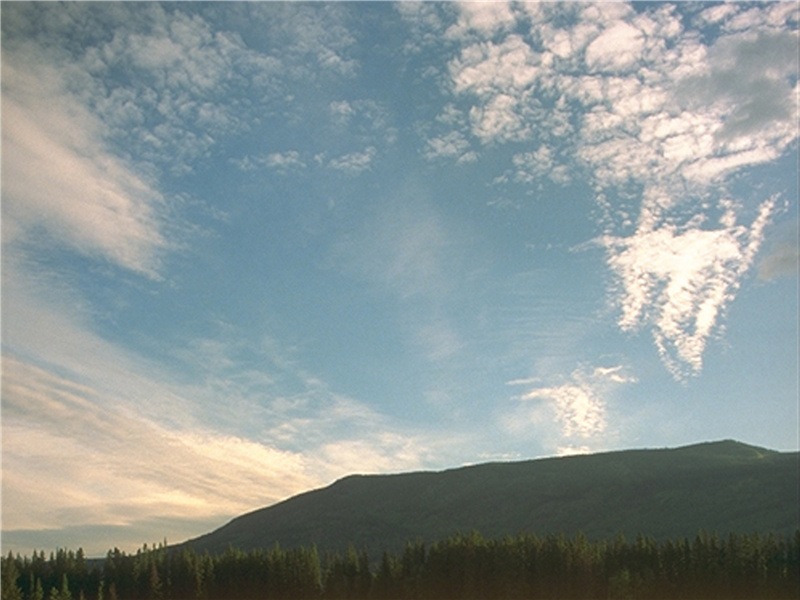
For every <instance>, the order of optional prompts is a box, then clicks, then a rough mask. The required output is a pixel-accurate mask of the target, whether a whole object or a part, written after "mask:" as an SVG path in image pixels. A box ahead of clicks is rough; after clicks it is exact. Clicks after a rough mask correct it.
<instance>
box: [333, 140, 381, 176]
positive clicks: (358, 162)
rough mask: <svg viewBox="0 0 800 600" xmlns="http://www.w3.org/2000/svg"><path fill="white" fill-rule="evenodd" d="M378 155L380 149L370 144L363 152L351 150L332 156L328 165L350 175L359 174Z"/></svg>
mask: <svg viewBox="0 0 800 600" xmlns="http://www.w3.org/2000/svg"><path fill="white" fill-rule="evenodd" d="M377 155H378V150H377V149H376V148H375V147H374V146H369V147H368V148H366V149H365V150H364V151H363V152H349V153H347V154H342V155H341V156H337V157H336V158H332V159H331V160H330V161H328V167H330V168H331V169H335V170H336V171H342V172H343V173H347V174H348V175H358V174H359V173H361V172H362V171H366V170H367V169H369V168H370V165H371V164H372V161H373V160H375V157H376V156H377Z"/></svg>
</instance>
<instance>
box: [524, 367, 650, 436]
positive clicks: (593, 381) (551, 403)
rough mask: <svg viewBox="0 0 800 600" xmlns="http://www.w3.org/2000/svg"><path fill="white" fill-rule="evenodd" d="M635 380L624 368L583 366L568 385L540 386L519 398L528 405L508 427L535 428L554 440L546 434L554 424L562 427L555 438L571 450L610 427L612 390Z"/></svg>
mask: <svg viewBox="0 0 800 600" xmlns="http://www.w3.org/2000/svg"><path fill="white" fill-rule="evenodd" d="M635 381H636V378H635V377H633V376H632V375H630V374H629V373H628V371H627V369H626V368H625V367H623V366H621V365H618V366H614V367H595V368H590V367H588V366H586V365H584V366H582V367H580V368H578V369H576V370H575V371H573V373H572V374H571V375H570V378H569V381H567V382H564V383H561V384H559V385H555V386H537V387H534V388H532V389H530V390H529V391H527V392H525V393H524V394H522V395H520V396H517V399H518V400H520V401H522V402H524V403H525V405H526V406H525V407H523V408H521V409H520V410H519V412H518V413H517V414H516V415H515V416H514V417H512V419H513V423H511V424H509V425H508V427H510V428H511V429H512V430H519V429H520V428H525V427H531V426H532V427H534V429H536V430H538V431H539V432H541V433H542V434H544V435H542V437H552V436H549V435H547V434H546V432H547V429H548V426H549V423H548V422H549V421H555V422H556V423H557V424H558V426H559V428H560V429H559V433H558V435H557V436H555V438H556V439H557V440H559V441H558V442H557V445H558V447H559V448H560V449H565V448H567V447H572V443H573V442H574V441H575V440H581V441H587V440H595V439H597V438H598V437H599V436H601V435H602V434H603V433H604V432H605V431H606V429H607V427H608V421H607V411H606V405H607V401H608V397H609V396H610V395H611V393H612V392H613V389H614V388H615V387H617V386H619V385H623V384H629V383H633V382H635ZM535 382H536V381H535V380H533V381H532V380H527V379H522V380H514V381H511V382H509V385H530V384H531V383H535ZM537 401H542V402H537ZM565 442H566V443H567V445H566V446H565V445H564V444H565ZM581 448H584V449H585V448H586V445H585V444H582V445H581Z"/></svg>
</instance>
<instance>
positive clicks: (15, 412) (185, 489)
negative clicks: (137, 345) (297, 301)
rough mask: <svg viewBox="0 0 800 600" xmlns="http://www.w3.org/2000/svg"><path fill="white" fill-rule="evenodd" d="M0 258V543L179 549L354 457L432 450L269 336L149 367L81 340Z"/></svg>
mask: <svg viewBox="0 0 800 600" xmlns="http://www.w3.org/2000/svg"><path fill="white" fill-rule="evenodd" d="M3 258H4V263H3V267H4V270H3V356H2V391H1V392H0V395H1V396H2V403H3V406H2V410H3V419H2V443H3V479H2V487H3V490H2V493H3V501H4V503H3V544H4V548H6V547H8V548H12V549H14V550H15V551H16V550H19V551H21V552H30V551H31V550H32V549H33V548H34V547H35V542H34V541H35V540H36V539H40V538H39V537H37V535H38V534H37V533H36V532H37V531H43V530H50V532H51V533H52V534H53V536H54V537H50V538H49V539H51V540H52V539H56V538H57V539H64V540H72V541H74V540H75V539H77V538H76V536H78V535H79V534H80V533H81V532H84V533H86V532H91V531H95V530H96V529H97V528H99V529H101V530H102V531H104V532H105V533H104V534H103V535H104V536H105V537H102V538H99V539H96V540H94V542H93V544H92V546H93V547H94V548H95V549H94V552H96V553H102V552H103V551H104V550H105V549H107V548H108V547H111V546H114V545H117V546H119V545H120V544H122V543H130V546H128V547H126V548H125V549H126V550H134V549H135V548H136V547H137V546H140V545H141V543H143V542H152V541H154V540H153V539H152V532H153V531H157V536H158V537H157V538H156V539H157V540H160V539H162V537H163V536H164V535H166V536H167V537H168V538H169V539H170V541H181V540H182V539H185V538H186V537H190V536H195V535H199V534H201V533H205V532H206V531H208V530H209V529H210V528H211V527H212V526H218V525H220V524H222V523H223V522H224V521H226V520H228V519H230V518H232V517H234V516H236V515H237V514H240V513H241V512H244V511H247V510H252V509H255V508H259V507H262V506H265V505H268V504H271V503H273V502H276V501H278V500H280V499H282V498H285V497H288V496H291V495H294V494H296V493H299V492H301V491H305V490H308V489H310V488H313V487H318V486H321V485H324V484H327V483H329V482H331V481H332V480H334V479H336V478H339V477H342V476H344V475H346V474H348V473H349V472H350V471H351V470H352V469H353V468H355V467H354V465H355V464H356V463H355V462H354V456H356V455H358V456H359V457H360V459H361V460H360V465H361V466H360V470H379V469H383V468H385V467H386V468H388V467H389V466H391V467H392V468H393V469H396V470H405V469H409V468H419V467H420V466H421V464H420V462H418V461H421V460H430V459H431V458H432V457H433V456H434V455H433V454H432V453H431V452H430V451H429V448H430V446H431V444H433V443H435V438H434V436H426V435H419V434H414V435H409V434H406V433H404V432H403V431H399V430H397V429H396V428H394V427H393V426H392V424H391V423H389V422H388V420H386V419H385V418H384V417H383V416H382V415H380V414H379V413H377V412H375V411H373V410H372V409H371V408H370V407H368V406H366V405H364V404H363V403H360V402H357V401H355V400H352V399H349V398H346V397H343V396H341V395H338V394H335V393H333V392H331V391H330V390H329V389H328V388H327V386H326V385H325V383H324V382H322V381H320V380H319V379H317V378H315V377H314V376H313V374H309V373H307V372H306V371H304V370H303V369H302V367H301V366H299V365H298V364H297V363H296V361H294V360H293V356H292V353H291V352H290V351H288V350H287V349H285V348H279V347H277V348H276V347H275V344H274V342H272V341H270V340H268V339H260V340H259V341H258V342H251V341H249V340H250V338H251V337H252V336H251V335H245V334H244V333H243V332H241V331H235V330H233V329H229V328H223V331H222V332H221V333H220V334H219V335H217V336H215V337H211V338H204V339H198V340H195V341H194V342H192V343H187V344H186V345H185V347H184V349H183V351H182V353H174V355H166V356H164V359H162V360H159V361H158V362H157V363H156V361H150V360H148V359H145V358H143V357H140V356H137V355H135V354H132V353H130V352H128V351H126V350H124V349H122V348H121V347H119V346H117V345H115V344H112V343H110V342H108V341H106V340H104V339H102V338H100V337H99V336H98V335H96V334H95V333H93V332H92V330H91V327H90V325H89V322H90V321H89V319H88V317H87V315H85V314H83V313H82V312H81V310H80V307H81V306H82V303H80V302H78V301H76V298H75V296H74V294H73V293H72V292H70V290H69V289H68V288H66V287H65V286H64V285H63V284H60V283H59V280H58V278H57V277H55V276H54V275H53V274H50V273H46V272H37V271H31V270H21V269H20V265H19V264H18V263H19V258H15V259H14V260H9V259H8V257H6V256H5V255H4V257H3ZM8 315H13V319H11V318H8ZM248 333H252V332H248ZM256 337H257V336H256ZM243 356H249V357H251V358H252V357H253V356H257V357H258V360H257V361H256V364H257V365H259V366H258V367H253V368H251V369H245V370H242V369H240V368H239V367H238V366H237V365H238V364H241V359H242V357H243ZM184 363H185V365H188V367H186V366H183V364H184ZM191 368H193V369H195V370H196V371H197V372H198V373H199V376H198V377H190V381H191V383H187V382H186V374H189V373H191ZM176 373H180V374H183V375H176ZM339 448H341V449H342V450H343V453H342V454H341V455H339V454H337V449H339ZM347 449H349V452H344V450H347ZM366 457H369V459H367V458H366ZM53 489H57V490H58V493H57V494H53V493H52V491H53ZM231 490H236V493H235V494H231V492H230V491H231ZM170 518H174V519H176V523H175V524H173V525H170V524H169V522H167V521H158V520H159V519H170ZM157 521H158V522H157ZM66 523H68V524H69V525H68V526H65V524H66ZM159 523H160V531H158V529H159V527H157V525H158V524H159ZM92 528H95V529H92ZM7 534H8V535H7ZM102 544H107V547H106V548H103V547H102ZM77 545H83V546H84V547H85V548H86V549H87V550H88V546H87V544H86V541H85V540H82V541H81V540H78V544H77Z"/></svg>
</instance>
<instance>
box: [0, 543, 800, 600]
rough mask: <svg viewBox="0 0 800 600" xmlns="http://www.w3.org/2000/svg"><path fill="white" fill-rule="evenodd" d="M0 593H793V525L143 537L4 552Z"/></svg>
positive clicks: (82, 599) (44, 599) (69, 598)
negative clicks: (361, 536)
mask: <svg viewBox="0 0 800 600" xmlns="http://www.w3.org/2000/svg"><path fill="white" fill-rule="evenodd" d="M1 560H2V564H1V565H0V566H1V567H2V600H203V599H206V600H225V599H236V600H248V599H253V600H267V599H271V598H275V599H282V600H290V599H295V598H296V599H304V600H305V599H319V600H326V599H331V600H333V599H336V600H338V599H373V598H374V599H384V600H391V599H420V600H424V599H429V598H430V599H437V600H444V599H449V600H456V599H461V598H464V599H480V600H488V599H492V598H503V599H515V598H520V599H521V598H528V599H537V598H542V599H558V598H566V599H576V600H583V599H593V598H597V599H609V598H619V599H637V600H639V599H647V598H656V599H659V600H664V599H674V600H678V599H698V600H701V599H703V600H705V599H713V598H725V599H736V598H742V599H745V598H746V599H757V598H763V599H773V598H774V599H796V598H797V597H798V592H800V531H797V532H795V534H794V536H792V537H786V536H778V535H773V534H758V533H753V534H730V535H729V536H727V537H724V538H719V537H718V536H717V535H716V534H708V533H704V532H700V533H699V534H698V535H697V536H696V537H694V539H691V540H690V539H688V538H683V539H679V540H666V541H660V542H657V541H656V540H655V539H653V538H650V537H646V536H643V535H639V536H637V537H636V539H634V540H627V539H626V538H625V537H624V536H623V535H622V534H620V535H618V536H616V537H615V538H613V539H608V540H599V541H589V540H588V539H587V538H586V537H585V536H584V535H583V534H580V533H579V534H577V535H576V536H573V537H570V538H568V537H566V536H563V535H561V536H555V535H548V536H546V537H538V536H536V535H532V534H522V535H518V536H515V537H512V536H507V537H504V538H502V539H487V538H484V537H482V536H481V535H480V534H478V533H475V532H473V533H470V534H463V535H456V536H451V537H449V538H447V539H444V540H442V541H439V542H436V543H433V544H431V545H430V546H426V545H425V544H424V543H422V542H421V541H417V542H409V543H408V544H406V546H405V549H404V550H403V551H402V552H398V553H390V552H384V553H383V555H382V556H381V558H380V560H378V561H376V562H375V563H374V564H373V563H371V562H370V558H369V556H368V555H367V553H366V551H358V550H356V549H355V548H354V547H352V546H350V547H349V548H348V550H347V551H346V552H344V553H335V554H326V555H325V556H320V555H319V553H318V552H317V549H316V547H313V546H312V547H306V548H295V549H288V550H284V549H281V548H280V547H279V546H277V545H276V546H275V547H274V548H271V549H265V550H251V551H248V552H244V551H241V550H236V549H234V548H229V549H228V550H227V551H226V552H224V553H222V554H216V555H212V554H209V553H208V552H203V553H202V554H200V553H197V552H195V551H194V550H192V549H191V548H185V547H183V548H170V547H168V546H167V544H166V542H165V543H163V544H157V545H154V546H151V547H148V546H147V545H145V546H144V547H143V548H141V549H140V550H138V551H137V552H136V553H135V554H126V553H124V552H121V551H120V550H118V549H114V550H111V551H109V552H108V554H107V555H106V557H105V559H104V560H88V559H87V558H86V557H85V556H84V553H83V551H82V550H80V549H79V550H78V551H77V552H76V551H72V550H64V549H59V550H58V551H56V552H55V553H51V554H50V556H49V557H46V556H45V553H44V552H43V551H41V552H34V553H33V555H32V556H30V557H27V556H26V557H22V556H19V555H16V556H15V555H13V554H11V553H9V554H8V555H7V556H5V557H3V558H2V559H1Z"/></svg>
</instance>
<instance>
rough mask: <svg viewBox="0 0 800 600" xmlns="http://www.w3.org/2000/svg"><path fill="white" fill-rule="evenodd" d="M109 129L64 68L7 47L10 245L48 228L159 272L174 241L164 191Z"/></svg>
mask: <svg viewBox="0 0 800 600" xmlns="http://www.w3.org/2000/svg"><path fill="white" fill-rule="evenodd" d="M103 130H104V129H103V125H102V124H101V122H100V121H99V120H98V119H97V118H95V117H94V116H93V115H92V114H91V113H90V112H89V111H87V110H86V109H85V107H84V106H83V105H82V104H81V103H80V102H78V101H76V99H75V98H74V97H73V96H72V95H71V94H70V93H69V92H68V91H67V90H66V88H65V86H64V83H63V81H62V77H61V76H60V74H59V72H58V71H56V70H55V69H53V68H51V67H49V66H47V65H45V64H42V63H40V62H36V61H27V60H21V59H20V58H19V57H15V56H14V55H9V53H4V54H3V134H2V136H3V221H4V223H3V230H4V240H3V241H4V245H7V244H10V243H17V242H20V243H24V242H29V241H31V240H32V239H36V238H39V239H41V236H38V235H37V234H38V232H40V231H44V232H45V233H46V236H47V239H49V240H50V241H51V242H55V243H57V244H64V245H67V246H69V247H71V248H72V249H73V250H77V251H78V252H80V253H82V254H86V255H90V256H95V257H100V258H103V259H106V260H108V261H110V262H113V263H115V264H117V265H118V266H120V267H123V268H126V269H129V270H132V271H136V272H138V273H141V274H144V275H146V276H149V277H158V275H159V273H158V271H159V262H160V257H161V255H162V254H163V253H164V252H165V251H166V250H168V249H169V248H170V246H171V244H170V243H169V242H168V240H167V238H166V236H165V232H166V217H165V214H166V210H165V202H164V199H163V198H162V196H161V195H160V194H159V193H158V191H157V190H156V189H155V187H154V186H153V185H152V183H151V182H149V181H148V180H147V179H146V178H145V177H143V176H142V175H140V174H138V173H136V172H135V171H134V170H133V169H132V168H131V166H130V165H129V164H127V163H126V161H124V160H122V159H120V158H117V157H115V156H114V155H113V154H111V153H109V152H108V148H107V147H106V145H105V144H104V143H103V139H102V138H103ZM9 232H10V236H9V235H7V234H9Z"/></svg>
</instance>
